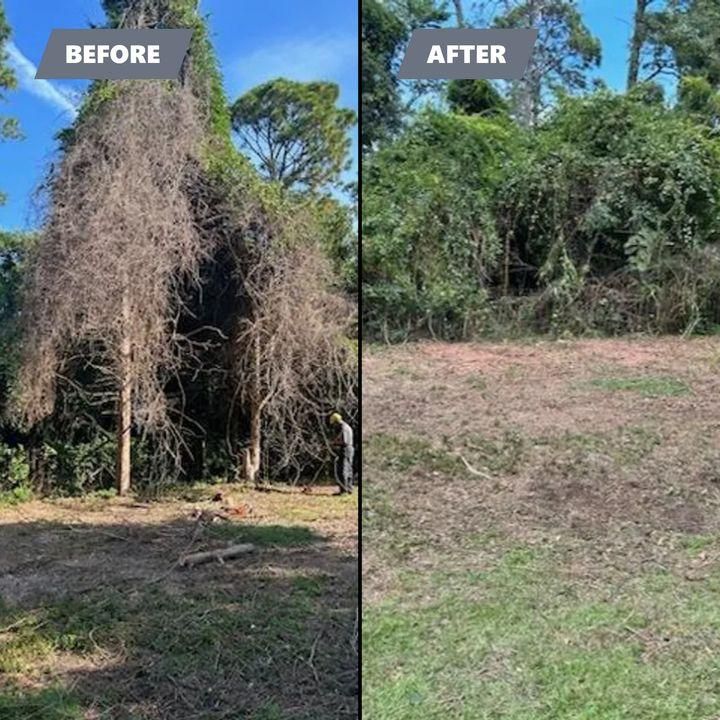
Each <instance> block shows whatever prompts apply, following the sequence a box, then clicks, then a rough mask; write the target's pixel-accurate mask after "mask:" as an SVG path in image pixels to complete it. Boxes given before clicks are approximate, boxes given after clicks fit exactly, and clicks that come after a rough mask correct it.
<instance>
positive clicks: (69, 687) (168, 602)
mask: <svg viewBox="0 0 720 720" xmlns="http://www.w3.org/2000/svg"><path fill="white" fill-rule="evenodd" d="M196 534H197V524H196V523H195V522H194V521H193V520H192V519H184V518H181V519H175V520H172V521H164V522H160V523H149V522H146V523H123V524H104V523H99V524H87V523H83V524H76V523H72V522H58V521H29V522H17V523H12V524H5V525H0V598H1V600H2V602H1V603H0V678H4V679H0V717H2V718H4V719H6V720H31V719H37V720H60V719H61V718H62V719H63V720H76V719H78V720H80V719H82V720H100V719H103V720H105V719H108V720H110V719H112V720H130V719H133V720H165V719H167V720H171V719H172V720H191V719H195V718H208V719H216V720H220V719H221V718H234V719H238V720H239V718H248V719H252V720H281V719H282V720H284V719H286V718H287V719H293V720H294V719H297V720H301V719H307V720H310V718H313V719H317V720H323V719H325V718H327V719H330V718H355V717H356V716H357V690H358V688H357V612H356V610H357V592H358V588H357V559H356V557H355V555H354V554H352V553H349V552H345V551H344V550H343V549H341V548H337V547H335V546H333V544H332V543H331V542H329V541H328V540H327V539H326V538H323V537H321V536H319V535H317V534H316V533H315V532H314V531H313V530H312V529H311V528H308V527H307V526H300V525H298V526H293V525H257V524H249V523H244V522H242V523H241V522H237V523H219V524H211V525H209V526H207V527H206V528H205V529H204V530H203V532H202V533H201V535H200V537H199V538H198V539H196V541H195V542H194V543H193V550H206V549H212V548H216V547H224V546H226V545H227V544H231V543H235V542H252V543H254V544H255V545H256V551H255V552H253V553H251V554H248V555H244V556H242V557H239V558H237V559H235V560H231V561H227V562H225V564H223V565H220V564H218V563H211V564H206V565H202V566H198V567H195V568H193V569H191V570H183V569H179V568H177V567H174V565H175V563H176V560H177V559H178V558H179V557H180V556H181V555H182V554H183V553H184V552H186V551H187V550H188V548H189V546H190V543H191V540H192V538H193V537H194V536H195V535H196Z"/></svg>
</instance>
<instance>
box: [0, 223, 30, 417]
mask: <svg viewBox="0 0 720 720" xmlns="http://www.w3.org/2000/svg"><path fill="white" fill-rule="evenodd" d="M31 243H32V235H26V234H23V233H7V232H0V431H1V429H2V416H3V414H4V412H5V410H6V406H7V401H8V396H9V393H10V387H11V383H12V378H13V377H14V374H15V369H16V367H17V363H18V359H19V358H18V336H19V327H18V325H19V318H20V286H21V278H22V267H23V260H24V258H25V255H26V253H27V250H28V249H29V247H30V245H31Z"/></svg>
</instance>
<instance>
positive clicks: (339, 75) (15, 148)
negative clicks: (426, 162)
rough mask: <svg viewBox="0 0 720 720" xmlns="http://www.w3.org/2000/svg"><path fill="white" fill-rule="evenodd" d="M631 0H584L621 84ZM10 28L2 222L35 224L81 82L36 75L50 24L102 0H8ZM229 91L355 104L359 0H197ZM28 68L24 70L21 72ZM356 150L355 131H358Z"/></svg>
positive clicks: (604, 72) (82, 21)
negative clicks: (320, 87) (274, 83)
mask: <svg viewBox="0 0 720 720" xmlns="http://www.w3.org/2000/svg"><path fill="white" fill-rule="evenodd" d="M633 5H634V0H579V6H580V9H581V11H582V13H583V17H584V18H585V22H586V23H587V25H588V26H589V27H590V29H591V30H592V32H593V33H594V34H595V35H597V36H598V37H599V38H600V40H601V42H602V46H603V62H602V66H601V68H600V70H599V72H598V75H599V76H600V77H602V78H603V79H604V80H605V81H606V82H607V84H608V85H609V86H610V87H611V88H614V89H616V90H622V89H623V87H624V84H625V74H626V63H627V53H628V40H629V37H630V32H631V25H632V13H633ZM5 6H6V11H7V15H8V19H9V21H10V24H11V26H12V28H13V41H14V48H16V50H14V49H13V48H11V50H12V51H13V54H14V57H15V60H16V62H17V63H18V67H19V72H18V74H19V76H20V81H21V87H20V89H19V90H18V91H16V92H13V93H11V94H10V96H9V101H8V103H6V104H5V106H4V107H0V114H3V113H5V114H12V115H14V116H15V117H17V118H19V120H20V123H21V126H22V129H23V132H24V133H25V140H23V141H21V142H8V143H0V189H2V190H3V191H5V192H6V193H7V194H8V196H9V199H8V203H7V205H5V206H0V228H23V227H28V226H32V224H33V215H32V203H31V197H32V191H33V189H34V188H35V187H36V186H37V184H38V182H39V180H40V179H41V177H42V175H43V170H44V168H45V167H46V166H47V163H48V161H49V159H50V158H51V156H52V152H53V150H54V148H55V143H54V139H53V138H54V135H55V133H56V132H57V131H58V130H60V129H61V128H63V127H65V126H66V125H67V124H68V123H69V122H70V121H71V119H72V102H73V100H72V98H73V95H74V94H76V93H77V92H78V91H81V90H82V88H83V86H84V84H83V83H81V82H64V83H54V84H51V83H48V82H46V81H36V80H32V79H31V78H32V75H33V74H34V67H33V66H34V65H35V64H37V63H38V62H39V60H40V56H41V54H42V50H43V48H44V46H45V42H46V41H47V37H48V34H49V31H50V30H51V29H52V28H59V27H65V28H72V27H86V26H87V25H88V23H90V22H96V23H101V22H102V20H103V15H102V11H101V9H100V2H99V0H5ZM201 8H202V10H203V12H204V13H206V14H209V16H210V19H209V22H210V28H211V32H212V38H213V42H214V44H215V48H216V51H217V54H218V57H219V60H220V64H221V69H222V73H223V76H224V78H225V86H226V90H227V92H228V96H229V97H230V98H231V99H232V98H235V97H237V96H238V95H239V94H240V93H242V92H243V91H244V90H247V89H249V88H250V87H253V86H254V85H256V84H258V83H260V82H262V81H264V80H266V79H269V78H271V77H277V76H281V75H282V76H286V77H290V78H294V79H298V80H314V79H329V80H333V81H335V82H337V83H339V84H340V87H341V92H342V95H341V102H342V103H343V105H345V106H349V107H353V108H356V109H357V93H358V88H357V4H356V0H307V1H304V0H201ZM23 68H25V70H24V71H23ZM353 152H354V155H355V156H357V134H356V133H355V136H354V145H353Z"/></svg>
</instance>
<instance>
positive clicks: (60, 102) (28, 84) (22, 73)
mask: <svg viewBox="0 0 720 720" xmlns="http://www.w3.org/2000/svg"><path fill="white" fill-rule="evenodd" d="M5 50H6V51H7V54H8V56H9V58H10V64H11V65H12V67H13V69H14V70H15V72H16V73H17V76H18V80H19V81H20V87H21V88H23V89H24V90H27V91H28V92H29V93H32V94H33V95H35V96H37V97H39V98H41V99H42V100H45V102H48V103H50V104H51V105H54V106H55V107H56V108H58V109H60V110H62V111H63V112H67V113H69V114H70V115H71V116H72V117H73V118H74V117H75V116H76V115H77V113H78V108H77V106H78V94H77V93H76V92H75V91H74V90H71V89H70V88H67V87H63V86H61V85H58V84H53V83H51V82H49V81H48V80H36V79H35V73H36V72H37V67H36V66H35V65H34V64H33V62H32V61H31V60H29V59H28V58H27V57H25V55H23V53H22V52H21V51H20V49H19V48H18V47H17V45H15V43H13V42H9V43H7V45H6V46H5Z"/></svg>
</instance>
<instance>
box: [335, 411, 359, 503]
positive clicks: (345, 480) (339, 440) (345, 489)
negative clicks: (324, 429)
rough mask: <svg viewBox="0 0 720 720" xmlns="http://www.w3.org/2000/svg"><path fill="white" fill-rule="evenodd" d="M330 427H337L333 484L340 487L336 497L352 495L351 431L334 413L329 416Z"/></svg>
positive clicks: (352, 453)
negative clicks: (335, 483)
mask: <svg viewBox="0 0 720 720" xmlns="http://www.w3.org/2000/svg"><path fill="white" fill-rule="evenodd" d="M330 425H332V426H333V427H336V426H337V430H338V433H337V436H336V438H335V439H334V440H333V443H332V445H333V448H335V482H337V484H338V486H339V487H340V491H339V492H338V495H342V494H343V493H352V491H353V455H354V452H355V449H354V447H353V431H352V428H351V427H350V426H349V425H348V424H347V423H346V422H345V421H344V420H343V418H342V415H341V414H340V413H337V412H334V413H333V414H332V415H331V416H330Z"/></svg>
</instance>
